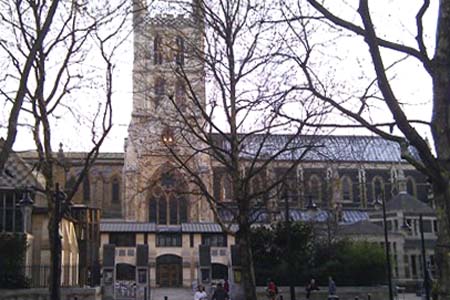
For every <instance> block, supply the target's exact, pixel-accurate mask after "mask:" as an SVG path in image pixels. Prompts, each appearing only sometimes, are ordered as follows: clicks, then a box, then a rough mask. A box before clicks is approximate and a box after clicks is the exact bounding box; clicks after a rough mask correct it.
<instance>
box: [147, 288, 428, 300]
mask: <svg viewBox="0 0 450 300" xmlns="http://www.w3.org/2000/svg"><path fill="white" fill-rule="evenodd" d="M209 296H210V297H211V295H209ZM165 297H167V298H165ZM191 299H194V293H193V292H192V289H188V288H156V289H153V290H152V295H151V297H150V300H191ZM395 299H396V300H421V297H418V296H416V294H412V293H407V294H399V295H398V296H397V297H396V298H395ZM232 300H239V299H232ZM258 300H267V298H263V299H258ZM284 300H289V298H284ZM297 300H304V299H300V298H297ZM360 300H363V299H360Z"/></svg>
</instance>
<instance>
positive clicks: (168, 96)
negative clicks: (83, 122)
mask: <svg viewBox="0 0 450 300" xmlns="http://www.w3.org/2000/svg"><path fill="white" fill-rule="evenodd" d="M156 2H158V3H157V4H159V5H155V6H154V7H153V6H152V7H150V8H148V7H147V5H146V1H145V0H134V17H133V23H134V62H133V110H132V118H131V123H130V125H129V128H128V138H127V140H126V142H125V166H124V180H125V185H124V186H125V189H124V190H125V195H124V201H123V212H124V217H125V219H126V220H128V221H138V222H154V223H156V224H158V225H176V224H181V223H186V222H209V221H213V220H212V214H211V212H210V209H209V207H208V204H207V203H206V200H205V199H202V197H199V196H198V193H196V192H195V190H196V187H195V186H194V185H193V184H192V183H190V180H189V178H188V176H187V175H186V174H185V172H183V170H182V168H178V167H177V166H178V163H177V162H176V160H175V159H174V154H175V155H176V157H177V158H178V159H180V158H181V159H182V160H183V159H184V158H188V157H192V154H193V150H191V149H192V148H191V147H189V146H188V144H189V143H191V142H192V143H194V141H189V143H188V142H187V140H186V138H187V137H188V136H189V133H188V132H187V131H185V130H184V129H183V128H185V126H184V125H183V124H185V123H184V122H186V119H189V118H198V116H196V110H195V109H193V108H192V107H191V106H190V105H189V102H190V101H189V99H190V98H191V97H192V96H191V95H195V97H197V99H200V102H201V103H203V104H204V103H205V77H204V68H203V63H202V62H201V60H200V59H198V58H196V57H195V55H193V53H197V51H196V50H198V49H202V47H203V34H204V32H203V28H202V26H203V25H202V23H201V21H200V18H198V17H197V16H196V13H195V12H196V9H193V8H192V7H195V5H194V4H193V5H192V7H191V5H188V4H184V7H183V5H178V7H177V5H175V2H173V1H156ZM187 6H188V7H187ZM188 87H189V93H188V92H187V89H188ZM181 116H184V117H186V118H182V117H181ZM189 167H190V169H193V170H196V169H198V171H201V170H202V172H203V173H205V177H206V179H207V178H208V177H209V176H210V173H211V171H210V170H211V164H210V162H209V161H208V158H207V157H205V156H202V155H201V154H200V155H195V156H194V158H193V159H190V160H189ZM200 169H201V170H200ZM205 170H206V171H205ZM207 180H208V179H207ZM194 194H197V195H194Z"/></svg>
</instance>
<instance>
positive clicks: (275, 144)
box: [216, 134, 418, 162]
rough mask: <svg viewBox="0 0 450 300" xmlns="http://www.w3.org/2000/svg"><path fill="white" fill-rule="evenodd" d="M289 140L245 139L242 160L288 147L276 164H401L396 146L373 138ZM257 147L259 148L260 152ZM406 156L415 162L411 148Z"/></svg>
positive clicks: (305, 137) (282, 137) (272, 137)
mask: <svg viewBox="0 0 450 300" xmlns="http://www.w3.org/2000/svg"><path fill="white" fill-rule="evenodd" d="M221 138H222V137H221V136H219V135H218V134H216V141H217V142H220V140H221ZM291 138H292V135H281V134H273V135H270V136H266V135H252V136H250V137H246V138H245V140H244V143H243V144H244V146H243V149H242V157H243V158H251V157H254V156H255V155H256V154H257V153H258V151H260V154H259V157H260V158H261V159H264V158H265V157H269V156H272V155H274V154H275V153H276V152H277V151H279V150H280V149H282V147H284V146H285V145H286V144H287V143H289V144H288V145H289V150H286V151H284V152H283V153H282V154H281V155H279V156H278V157H277V159H278V160H293V159H298V158H299V157H301V155H304V157H303V161H329V160H332V161H344V162H399V161H403V160H402V159H401V157H400V146H399V144H398V143H396V142H392V141H388V140H385V139H383V138H381V137H377V136H339V135H334V136H321V135H300V136H298V137H296V138H295V139H293V140H292V141H289V140H290V139H291ZM221 143H222V147H224V148H225V149H229V146H228V144H227V142H225V141H222V142H221ZM261 144H263V146H262V148H261V149H260V147H261ZM309 148H311V149H309ZM307 149H309V150H307ZM410 152H411V154H412V155H413V156H415V157H416V158H418V155H417V151H416V150H415V149H414V148H412V147H411V148H410Z"/></svg>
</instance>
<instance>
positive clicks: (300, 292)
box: [256, 286, 389, 300]
mask: <svg viewBox="0 0 450 300" xmlns="http://www.w3.org/2000/svg"><path fill="white" fill-rule="evenodd" d="M265 289H266V288H265V287H257V288H256V293H257V297H258V300H267V299H268V298H267V295H266V292H265ZM336 294H337V296H338V297H339V300H355V299H356V297H358V299H359V300H367V299H368V295H369V294H370V299H371V300H386V299H388V298H389V295H388V287H387V286H375V287H359V286H358V287H337V293H336ZM289 295H290V294H289V287H287V286H282V287H279V296H283V299H284V300H289V299H290V296H289ZM295 295H296V299H306V292H305V287H296V288H295ZM279 299H280V298H279ZM310 299H311V300H327V299H328V287H326V286H323V287H320V290H319V291H313V292H312V293H311V297H310Z"/></svg>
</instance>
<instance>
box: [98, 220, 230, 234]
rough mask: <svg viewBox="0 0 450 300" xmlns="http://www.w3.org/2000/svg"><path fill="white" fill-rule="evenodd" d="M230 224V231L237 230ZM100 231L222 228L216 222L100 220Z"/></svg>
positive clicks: (214, 231)
mask: <svg viewBox="0 0 450 300" xmlns="http://www.w3.org/2000/svg"><path fill="white" fill-rule="evenodd" d="M237 228H238V227H237V226H236V225H231V230H232V231H237ZM100 232H188V233H220V232H223V231H222V228H221V227H220V225H219V224H217V223H183V224H181V225H156V224H155V223H144V222H126V221H117V222H106V221H105V222H100Z"/></svg>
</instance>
